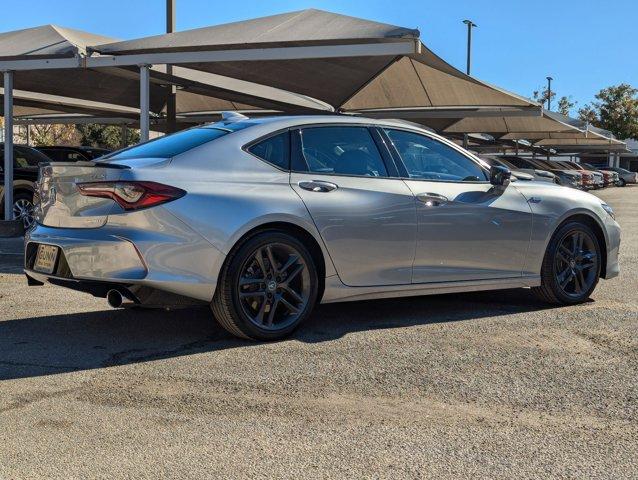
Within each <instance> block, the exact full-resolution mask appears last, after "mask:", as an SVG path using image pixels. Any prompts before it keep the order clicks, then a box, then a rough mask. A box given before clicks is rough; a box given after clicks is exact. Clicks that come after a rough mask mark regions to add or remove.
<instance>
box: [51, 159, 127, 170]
mask: <svg viewBox="0 0 638 480" xmlns="http://www.w3.org/2000/svg"><path fill="white" fill-rule="evenodd" d="M39 166H40V167H101V168H115V169H118V170H130V168H131V167H130V166H129V165H120V164H118V163H106V162H94V161H91V160H86V161H84V160H81V161H79V162H42V163H41V164H40V165H39Z"/></svg>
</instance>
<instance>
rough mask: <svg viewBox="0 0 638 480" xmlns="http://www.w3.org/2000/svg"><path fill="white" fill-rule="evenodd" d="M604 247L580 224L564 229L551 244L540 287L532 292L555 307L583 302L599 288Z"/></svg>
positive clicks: (586, 226) (588, 229) (569, 224)
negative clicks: (556, 305)
mask: <svg viewBox="0 0 638 480" xmlns="http://www.w3.org/2000/svg"><path fill="white" fill-rule="evenodd" d="M600 270H601V246H600V243H599V241H598V238H597V237H596V234H595V233H594V232H593V231H592V229H591V228H590V227H589V226H588V225H585V224H583V223H580V222H569V223H566V224H565V225H563V226H561V227H560V228H559V229H558V231H557V232H556V233H555V234H554V236H553V237H552V239H551V240H550V242H549V246H548V247H547V251H546V252H545V258H544V260H543V265H542V268H541V286H540V287H535V288H533V289H532V290H533V291H534V292H535V293H536V294H537V296H539V297H540V298H541V299H542V300H543V301H546V302H548V303H555V304H575V303H581V302H584V301H585V300H587V299H588V298H589V296H590V295H591V293H592V292H593V291H594V289H595V288H596V285H597V284H598V279H599V277H600Z"/></svg>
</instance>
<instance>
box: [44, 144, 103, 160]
mask: <svg viewBox="0 0 638 480" xmlns="http://www.w3.org/2000/svg"><path fill="white" fill-rule="evenodd" d="M37 149H38V150H39V151H40V152H42V153H44V154H45V155H46V156H47V157H49V158H50V159H51V160H53V161H54V162H77V161H79V160H93V159H95V158H98V157H101V156H103V155H106V154H107V153H111V150H107V149H106V148H97V147H66V146H59V145H58V146H51V147H37Z"/></svg>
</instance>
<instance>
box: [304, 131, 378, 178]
mask: <svg viewBox="0 0 638 480" xmlns="http://www.w3.org/2000/svg"><path fill="white" fill-rule="evenodd" d="M300 137H301V141H300V143H301V152H299V153H300V156H301V159H300V160H301V161H299V162H295V163H296V165H295V169H298V170H303V171H308V172H313V173H323V174H327V175H353V176H360V177H387V176H388V172H387V170H386V168H385V164H384V163H383V159H382V158H381V154H380V153H379V150H378V148H377V146H376V144H375V143H374V139H373V138H372V135H371V134H370V131H369V130H368V129H367V128H366V127H350V126H344V127H308V128H304V129H302V130H301V132H300Z"/></svg>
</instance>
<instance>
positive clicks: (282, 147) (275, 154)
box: [248, 132, 290, 170]
mask: <svg viewBox="0 0 638 480" xmlns="http://www.w3.org/2000/svg"><path fill="white" fill-rule="evenodd" d="M288 137H289V135H288V132H283V133H280V134H278V135H274V136H272V137H269V138H267V139H265V140H262V141H261V142H259V143H256V144H254V145H252V146H251V147H250V148H249V149H248V151H249V152H250V153H252V154H253V155H256V156H258V157H259V158H261V159H262V160H265V161H266V162H268V163H272V164H273V165H275V166H276V167H279V168H281V169H284V170H288V168H289V166H288V164H289V162H288V158H289V153H290V147H289V143H288Z"/></svg>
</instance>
